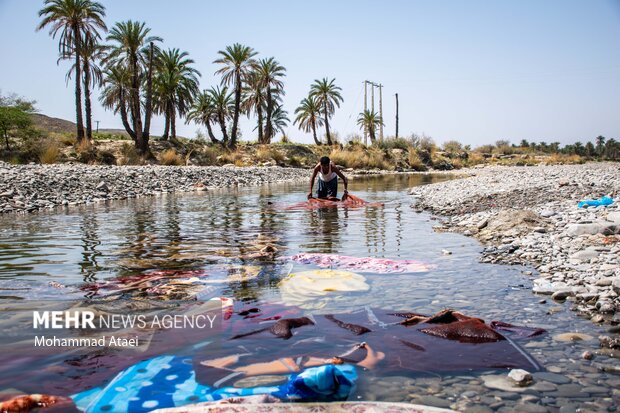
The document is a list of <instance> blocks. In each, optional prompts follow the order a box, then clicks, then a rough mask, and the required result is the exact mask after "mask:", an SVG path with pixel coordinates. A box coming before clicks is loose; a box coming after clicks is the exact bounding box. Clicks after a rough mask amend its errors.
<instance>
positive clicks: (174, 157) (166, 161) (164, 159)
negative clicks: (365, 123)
mask: <svg viewBox="0 0 620 413" xmlns="http://www.w3.org/2000/svg"><path fill="white" fill-rule="evenodd" d="M159 163H160V164H162V165H170V166H173V165H174V166H180V165H185V161H184V160H183V158H182V157H181V156H179V154H178V153H177V151H175V150H174V149H172V148H171V149H166V150H165V151H163V152H162V153H161V154H160V155H159Z"/></svg>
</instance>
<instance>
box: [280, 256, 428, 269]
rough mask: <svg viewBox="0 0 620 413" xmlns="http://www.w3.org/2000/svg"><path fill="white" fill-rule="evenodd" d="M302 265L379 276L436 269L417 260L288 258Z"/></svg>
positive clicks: (330, 257) (344, 257)
mask: <svg viewBox="0 0 620 413" xmlns="http://www.w3.org/2000/svg"><path fill="white" fill-rule="evenodd" d="M288 259H290V260H293V261H295V262H298V263H300V264H314V265H316V266H318V267H321V268H339V269H343V270H349V271H357V272H372V273H379V274H389V273H407V272H427V271H430V270H432V269H433V268H435V266H434V265H432V264H427V263H425V262H422V261H416V260H390V259H387V258H371V257H359V258H358V257H349V256H346V255H336V254H313V253H301V254H296V255H293V256H292V257H288Z"/></svg>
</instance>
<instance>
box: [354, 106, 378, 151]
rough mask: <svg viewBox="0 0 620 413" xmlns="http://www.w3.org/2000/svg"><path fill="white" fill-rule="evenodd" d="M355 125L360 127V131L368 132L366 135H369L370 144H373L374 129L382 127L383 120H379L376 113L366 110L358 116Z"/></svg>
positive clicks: (374, 139)
mask: <svg viewBox="0 0 620 413" xmlns="http://www.w3.org/2000/svg"><path fill="white" fill-rule="evenodd" d="M357 124H358V125H360V126H361V128H362V130H367V131H368V135H370V142H371V143H372V144H374V143H375V141H376V138H375V128H377V127H378V126H381V125H383V120H382V119H381V116H379V114H377V112H371V111H370V110H368V109H366V110H365V111H363V112H362V113H360V114H359V117H358V118H357Z"/></svg>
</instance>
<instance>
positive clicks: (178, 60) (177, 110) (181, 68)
mask: <svg viewBox="0 0 620 413" xmlns="http://www.w3.org/2000/svg"><path fill="white" fill-rule="evenodd" d="M187 56H188V53H187V52H181V51H180V50H179V49H169V50H166V51H163V52H161V54H160V55H159V57H158V71H157V74H156V76H155V79H154V84H155V85H154V89H155V95H156V96H157V98H156V104H155V106H156V109H157V110H158V112H159V113H163V114H164V117H165V126H164V135H163V138H164V140H167V139H168V132H169V131H171V132H172V138H173V139H175V138H176V115H177V114H179V116H184V115H185V114H186V113H187V111H188V110H189V108H190V107H191V105H192V103H193V101H194V95H196V94H198V77H199V76H200V72H199V71H198V70H196V69H194V68H193V67H191V65H192V64H193V63H194V61H193V60H192V59H190V58H188V57H187Z"/></svg>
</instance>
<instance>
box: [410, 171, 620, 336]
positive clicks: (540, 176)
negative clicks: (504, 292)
mask: <svg viewBox="0 0 620 413" xmlns="http://www.w3.org/2000/svg"><path fill="white" fill-rule="evenodd" d="M462 172H463V174H464V177H463V178H462V179H456V180H452V181H447V182H441V183H437V184H432V185H427V186H423V187H416V188H414V189H413V190H412V192H411V193H412V194H413V195H415V196H416V198H417V201H416V204H415V207H416V208H418V209H424V210H429V211H431V212H433V213H435V214H437V215H442V216H444V217H445V219H443V220H442V222H441V224H440V225H438V226H437V227H436V229H437V230H441V231H455V232H461V233H463V234H465V235H470V236H474V237H476V238H477V239H479V240H480V241H481V242H482V243H483V244H485V245H486V248H485V249H484V251H483V253H482V257H481V260H482V261H483V262H490V263H505V264H529V265H533V266H534V267H535V268H536V269H537V270H538V274H536V275H534V277H535V279H534V280H533V291H534V292H535V293H538V294H544V295H551V297H552V298H553V299H554V300H557V301H565V300H571V301H572V302H573V304H572V308H573V309H574V310H577V311H579V312H581V313H583V314H585V315H587V316H589V317H591V319H592V321H594V322H597V323H602V322H605V321H608V322H610V323H612V324H614V325H616V324H620V297H619V296H620V208H619V207H618V199H617V198H618V197H619V196H620V164H618V163H591V164H584V165H556V166H535V167H485V168H480V169H469V170H466V171H462ZM603 195H610V196H611V197H612V198H614V199H616V201H615V202H614V203H613V204H612V205H609V206H599V207H589V208H578V207H577V204H578V201H580V200H583V199H592V198H599V197H601V196H603ZM527 275H532V273H530V272H527ZM614 329H617V327H612V331H615V330H614ZM615 337H617V336H615ZM610 339H611V342H609V341H608V342H606V343H607V344H608V345H609V346H611V347H614V346H615V347H620V339H618V338H615V339H613V338H611V337H610Z"/></svg>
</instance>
